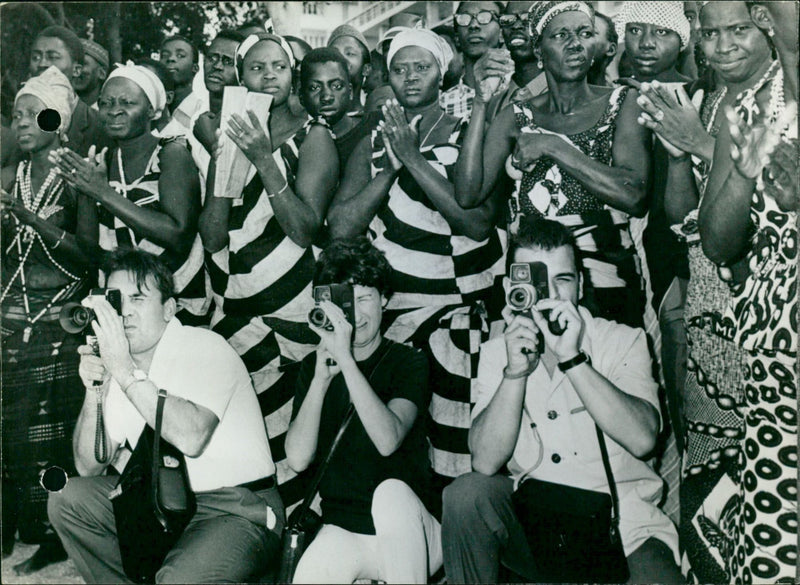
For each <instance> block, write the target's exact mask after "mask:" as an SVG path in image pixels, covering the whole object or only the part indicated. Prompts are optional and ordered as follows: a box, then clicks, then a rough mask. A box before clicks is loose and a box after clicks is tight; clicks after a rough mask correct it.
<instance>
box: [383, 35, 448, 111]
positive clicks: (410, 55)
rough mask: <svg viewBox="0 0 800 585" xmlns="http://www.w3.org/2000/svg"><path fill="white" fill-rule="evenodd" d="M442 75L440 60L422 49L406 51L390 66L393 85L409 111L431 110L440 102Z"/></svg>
mask: <svg viewBox="0 0 800 585" xmlns="http://www.w3.org/2000/svg"><path fill="white" fill-rule="evenodd" d="M441 81H442V75H441V73H440V72H439V64H438V63H437V62H436V58H435V57H434V56H433V54H432V53H431V52H430V51H428V50H427V49H423V48H422V47H413V46H412V47H403V48H402V49H400V50H399V51H397V53H395V55H394V57H393V58H392V62H391V64H390V65H389V84H390V85H391V86H392V89H393V90H394V95H395V96H397V101H399V102H400V104H401V105H402V106H403V107H406V108H419V107H421V106H427V105H429V104H432V103H434V102H436V101H438V99H439V85H440V84H441Z"/></svg>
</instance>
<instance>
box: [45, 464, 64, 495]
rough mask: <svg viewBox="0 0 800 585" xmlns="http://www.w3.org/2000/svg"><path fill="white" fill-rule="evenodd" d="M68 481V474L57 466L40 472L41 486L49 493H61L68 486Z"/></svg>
mask: <svg viewBox="0 0 800 585" xmlns="http://www.w3.org/2000/svg"><path fill="white" fill-rule="evenodd" d="M68 480H69V476H68V475H67V472H66V471H64V470H63V469H61V468H60V467H58V466H57V465H53V466H52V467H48V468H47V469H43V470H42V471H41V472H39V485H41V486H42V488H43V489H45V490H47V491H48V492H56V493H58V492H60V491H61V490H63V489H64V487H65V486H66V485H67V481H68Z"/></svg>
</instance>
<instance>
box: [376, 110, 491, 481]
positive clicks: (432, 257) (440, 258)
mask: <svg viewBox="0 0 800 585" xmlns="http://www.w3.org/2000/svg"><path fill="white" fill-rule="evenodd" d="M465 130H466V124H463V123H459V124H458V126H457V127H456V128H455V130H454V131H453V133H452V134H451V135H450V137H449V139H448V141H447V142H446V143H444V144H436V145H433V146H430V147H427V148H423V149H422V155H423V156H424V157H425V159H426V160H427V161H428V162H429V163H430V164H431V166H433V167H434V168H435V169H436V170H437V171H438V172H439V173H441V174H442V176H445V177H447V178H448V179H450V180H451V182H452V173H453V170H454V166H455V162H456V159H457V158H458V153H459V143H460V140H461V138H462V133H463V132H464V131H465ZM384 152H385V149H384V146H383V143H382V138H381V136H380V135H379V133H378V132H377V131H373V133H372V153H373V154H372V176H373V177H374V176H375V175H376V174H377V173H378V172H380V170H381V168H382V164H383V161H384V160H385V159H384ZM369 230H370V233H371V236H372V238H373V241H374V244H375V246H376V247H377V248H379V249H380V250H382V251H383V252H384V253H385V254H386V257H387V259H388V260H389V263H390V264H391V265H392V268H393V269H394V274H393V277H392V282H391V286H392V290H394V291H395V293H394V294H393V296H392V297H391V299H390V300H389V304H388V305H387V307H386V311H385V313H384V317H383V326H384V328H385V335H386V337H388V338H389V339H392V340H394V341H399V342H402V343H411V344H412V345H413V346H415V347H417V348H419V349H422V350H423V351H425V352H426V354H427V356H428V360H429V362H430V368H431V380H430V382H431V389H432V391H433V395H432V398H431V406H430V427H429V438H430V440H431V463H432V465H433V470H434V472H435V474H436V475H437V476H438V477H437V478H436V482H435V483H436V484H437V485H438V487H439V488H443V487H444V486H445V485H446V484H447V483H449V482H450V481H451V480H452V479H453V478H455V477H457V476H459V475H461V474H463V473H466V472H469V471H470V469H471V466H470V456H469V448H468V445H467V433H468V430H469V424H470V410H471V404H470V391H471V384H472V380H473V379H474V377H475V376H476V374H477V366H478V355H479V348H480V344H481V343H482V342H483V341H486V340H487V339H488V336H489V326H488V319H487V315H486V311H485V309H484V301H486V300H488V298H489V296H490V294H491V291H492V287H493V285H494V282H495V278H496V277H499V276H500V275H502V274H503V272H504V268H505V267H504V253H505V238H502V237H501V232H499V231H495V232H493V233H492V235H491V236H490V237H489V238H487V239H486V240H484V241H481V242H476V241H474V240H472V239H470V238H468V237H466V236H463V235H458V234H455V233H453V230H452V228H451V227H450V225H449V224H448V223H447V221H446V220H445V218H444V217H443V216H442V215H441V214H440V213H439V212H438V211H437V210H436V208H435V207H434V205H433V203H431V201H430V200H429V199H428V197H427V195H426V194H425V192H424V191H423V190H422V188H421V187H420V186H419V185H418V184H417V183H416V181H415V180H414V179H413V177H412V176H411V174H410V173H408V171H406V170H405V169H403V170H401V171H400V173H399V175H398V178H397V180H396V181H395V183H394V184H393V185H392V186H391V188H390V190H389V196H388V197H387V198H386V200H385V202H384V204H383V205H382V206H381V208H380V209H379V210H378V213H377V214H376V216H375V218H374V219H373V220H372V222H371V224H370V228H369ZM498 282H499V280H498Z"/></svg>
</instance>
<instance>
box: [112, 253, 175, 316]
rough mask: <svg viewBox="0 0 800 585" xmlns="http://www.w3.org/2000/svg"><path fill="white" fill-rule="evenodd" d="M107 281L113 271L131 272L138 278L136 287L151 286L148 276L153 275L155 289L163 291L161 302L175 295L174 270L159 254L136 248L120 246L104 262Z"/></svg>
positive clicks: (140, 289)
mask: <svg viewBox="0 0 800 585" xmlns="http://www.w3.org/2000/svg"><path fill="white" fill-rule="evenodd" d="M103 272H104V273H105V275H106V281H108V277H109V276H111V273H112V272H129V273H131V274H132V275H133V276H134V278H135V279H136V288H137V289H138V290H139V292H141V291H142V288H150V287H149V285H148V283H147V277H148V276H151V277H153V283H154V284H155V289H156V290H157V291H158V292H159V293H161V302H162V304H163V303H166V302H167V301H168V300H169V299H171V298H172V297H173V296H175V282H174V281H173V279H172V270H170V269H169V267H168V266H167V265H166V264H164V262H163V261H162V260H160V259H159V258H158V257H157V256H155V255H153V254H150V253H149V252H145V251H143V250H139V249H136V248H128V247H120V248H117V249H116V250H114V251H113V252H111V254H109V255H108V256H107V257H106V258H105V261H104V263H103Z"/></svg>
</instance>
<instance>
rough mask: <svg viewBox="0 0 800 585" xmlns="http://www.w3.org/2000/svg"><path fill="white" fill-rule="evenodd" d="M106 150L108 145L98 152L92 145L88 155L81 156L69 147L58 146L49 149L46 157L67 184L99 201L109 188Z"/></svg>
mask: <svg viewBox="0 0 800 585" xmlns="http://www.w3.org/2000/svg"><path fill="white" fill-rule="evenodd" d="M107 151H108V147H106V148H104V149H103V150H102V151H101V152H99V153H98V152H97V149H96V148H95V147H94V145H93V146H91V147H90V148H89V156H88V157H87V158H82V157H81V156H80V155H79V154H78V153H76V152H74V151H72V150H70V149H69V148H58V149H56V150H54V151H51V152H50V154H49V155H48V157H47V158H48V160H49V161H50V162H51V163H53V164H55V165H56V166H57V167H58V171H59V174H60V175H61V176H62V177H63V178H64V182H65V183H67V185H69V186H70V187H72V188H74V189H77V190H78V191H80V192H81V193H83V194H85V195H88V196H89V197H91V198H92V199H95V200H97V201H100V200H101V199H102V197H103V194H104V193H105V192H106V191H108V189H109V185H108V167H107V166H106V160H105V155H106V152H107Z"/></svg>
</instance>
